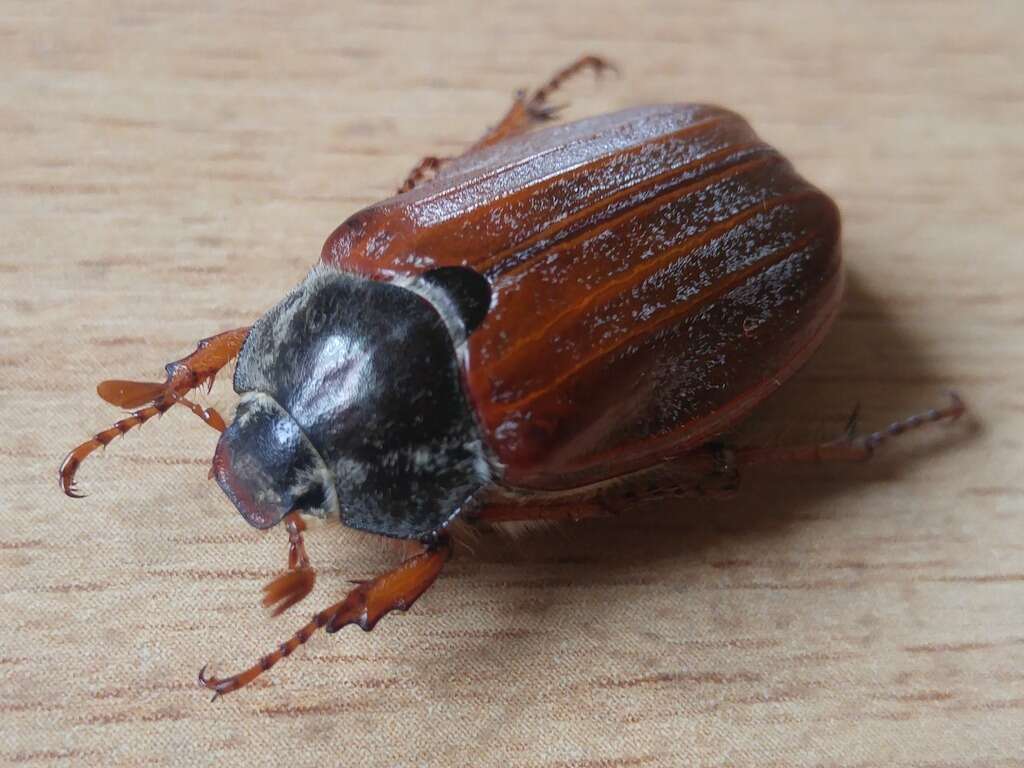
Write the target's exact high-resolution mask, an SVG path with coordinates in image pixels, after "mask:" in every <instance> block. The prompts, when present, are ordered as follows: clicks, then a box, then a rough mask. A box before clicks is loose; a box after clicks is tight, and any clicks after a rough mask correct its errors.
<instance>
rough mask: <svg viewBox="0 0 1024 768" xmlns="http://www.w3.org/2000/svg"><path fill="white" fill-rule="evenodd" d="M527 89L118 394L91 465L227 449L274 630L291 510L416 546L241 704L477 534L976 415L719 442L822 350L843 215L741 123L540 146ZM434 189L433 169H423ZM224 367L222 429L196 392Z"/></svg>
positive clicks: (646, 125)
mask: <svg viewBox="0 0 1024 768" xmlns="http://www.w3.org/2000/svg"><path fill="white" fill-rule="evenodd" d="M608 66H609V65H608V64H607V63H606V62H605V61H604V60H602V59H599V58H597V57H593V56H588V57H584V58H582V59H580V60H579V61H577V62H576V63H574V64H573V65H571V66H569V67H567V68H566V69H564V70H562V71H561V72H559V73H558V74H557V75H556V76H555V77H554V78H552V79H551V80H550V81H549V82H548V83H547V84H546V85H544V86H543V87H542V88H540V89H538V90H536V91H534V92H533V93H532V94H526V93H520V94H519V95H518V96H517V97H516V99H515V101H514V102H513V105H512V107H511V109H509V111H508V113H507V114H506V115H505V116H504V117H503V118H502V120H501V121H500V122H499V123H498V124H497V125H496V126H494V127H493V128H491V129H490V130H489V131H488V132H487V133H486V134H485V135H484V136H483V138H481V139H480V140H479V141H477V142H476V143H475V144H473V145H472V146H471V147H470V148H469V150H468V151H466V152H465V153H464V154H462V155H460V156H458V157H453V158H435V157H429V158H426V159H424V160H423V161H422V162H421V163H420V164H419V165H418V166H417V167H416V168H415V169H414V170H413V171H412V173H411V174H410V175H409V177H408V179H407V180H406V182H405V184H404V185H403V186H402V187H401V188H400V189H399V194H398V195H396V196H395V197H392V198H390V199H388V200H385V201H383V202H381V203H378V204H376V205H373V206H370V207H369V208H366V209H365V210H363V211H360V212H359V213H356V214H355V215H354V216H352V217H351V218H349V219H348V220H347V221H345V222H344V223H343V224H342V225H341V226H339V227H338V228H337V229H336V230H335V231H334V232H333V233H332V234H331V236H330V237H329V238H328V239H327V242H326V244H325V245H324V247H323V251H322V253H321V257H320V262H319V264H318V265H317V266H316V267H314V268H313V270H312V271H311V272H310V273H309V275H308V276H307V277H306V279H305V280H304V281H303V282H302V283H301V284H300V285H299V286H298V287H297V288H296V289H295V290H294V291H292V292H291V293H290V294H288V295H287V296H286V297H285V298H284V299H283V300H282V301H281V302H280V303H279V304H277V305H276V306H275V307H273V308H271V309H270V310H269V311H268V312H267V313H266V314H265V315H263V316H262V317H261V318H259V320H257V321H256V322H255V323H254V324H253V325H252V326H251V327H249V328H239V329H237V330H232V331H227V332H225V333H221V334H219V335H217V336H213V337H211V338H209V339H206V340H205V341H203V342H200V344H199V346H198V348H197V349H196V351H195V352H194V353H192V354H191V355H189V356H188V357H185V358H183V359H182V360H179V361H177V362H174V363H171V364H169V365H168V366H167V379H166V381H164V382H161V383H142V382H129V381H105V382H103V383H101V384H100V385H99V387H98V392H99V395H100V396H101V397H102V398H103V399H105V400H107V401H108V402H110V403H112V404H114V405H117V406H120V407H123V408H127V409H139V410H136V411H134V412H133V413H132V414H131V415H130V416H129V417H127V418H125V419H123V420H121V421H119V422H117V423H116V424H115V425H114V426H113V427H111V428H110V429H108V430H106V431H104V432H101V433H99V434H97V435H96V436H95V437H94V438H93V439H91V440H89V441H88V442H86V443H84V444H82V445H81V446H79V447H78V448H75V449H74V450H73V451H71V452H70V453H69V454H68V456H67V458H65V460H64V463H63V464H62V466H61V469H60V481H61V485H62V487H63V489H64V491H65V492H66V493H67V494H68V495H70V496H75V495H77V493H76V491H75V485H74V475H75V471H76V470H77V468H78V466H79V464H80V463H81V461H82V460H83V459H84V458H85V457H86V456H87V455H88V454H90V453H91V452H92V451H94V450H95V449H97V448H99V447H100V446H105V445H106V444H108V443H109V442H110V441H111V440H113V439H114V438H115V437H117V436H119V435H123V434H124V433H125V432H127V431H128V430H130V429H132V428H134V427H136V426H138V425H140V424H143V423H144V422H146V421H147V420H149V419H150V418H152V417H153V416H155V415H157V414H160V413H163V412H164V411H166V410H168V409H169V408H171V407H172V406H174V405H183V406H185V407H187V408H189V409H190V410H192V411H193V412H195V413H196V414H197V415H198V416H200V417H201V418H202V419H203V420H204V421H205V422H206V423H207V424H209V425H211V426H212V427H214V428H216V429H217V430H219V431H221V432H222V435H221V438H220V441H219V442H218V444H217V449H216V453H215V456H214V459H213V470H212V474H213V475H214V476H215V477H216V479H217V482H218V483H219V484H220V486H221V488H222V489H223V490H224V492H225V493H226V494H227V496H228V498H230V499H231V501H232V502H233V503H234V505H235V506H236V507H237V508H238V510H239V512H241V514H242V516H243V517H244V518H245V519H246V520H247V521H248V522H249V523H250V524H251V525H253V526H255V527H257V528H269V527H271V526H274V525H276V524H278V523H280V522H282V521H284V523H285V528H286V530H287V531H288V535H289V541H290V547H289V557H288V570H287V571H285V572H284V573H283V574H282V575H281V576H279V577H278V578H277V579H275V580H274V581H272V582H271V583H270V584H268V585H267V586H266V588H265V591H266V595H265V598H264V604H265V605H267V606H276V607H275V611H274V612H275V615H276V614H278V613H280V612H282V611H284V610H285V609H287V608H289V607H290V606H292V605H294V604H295V603H297V602H298V601H299V600H301V599H303V598H304V597H305V596H306V595H307V594H308V593H309V591H310V590H311V589H312V587H313V583H314V579H315V576H314V572H313V570H312V568H311V567H310V564H309V559H308V557H307V556H306V552H305V548H304V546H303V540H302V531H303V529H304V527H305V526H304V524H303V522H302V518H301V515H302V514H307V515H315V516H317V517H338V518H340V520H341V521H342V522H343V523H344V524H345V525H348V526H350V527H352V528H356V529H359V530H363V531H369V532H372V533H376V534H380V535H383V536H389V537H394V538H399V539H411V540H415V541H418V542H420V543H421V544H422V550H421V551H420V552H419V553H418V554H416V555H414V556H412V557H411V558H409V559H408V560H406V561H405V562H403V563H402V564H401V565H399V566H398V567H397V568H396V569H394V570H393V571H390V572H388V573H386V574H384V575H381V576H378V577H377V578H375V579H373V580H371V581H366V582H362V583H360V584H359V585H358V586H357V587H355V588H354V589H353V590H352V591H351V592H350V593H349V594H348V595H347V596H346V597H345V599H344V600H342V601H340V602H338V603H336V604H334V605H332V606H330V607H328V608H326V609H324V610H322V611H320V612H319V613H317V614H316V615H315V616H314V617H313V619H312V621H310V622H309V623H308V624H306V625H305V626H304V627H302V628H301V629H300V630H299V631H298V632H297V633H296V634H295V635H294V636H293V637H292V638H291V639H289V640H288V641H287V642H285V643H284V644H282V645H281V646H280V647H279V648H278V649H277V650H275V651H273V652H271V653H270V654H269V655H267V656H265V657H263V658H262V659H261V660H260V661H259V662H258V663H257V664H255V665H254V666H252V667H250V668H249V669H247V670H245V671H243V672H241V673H239V674H237V675H233V676H231V677H226V678H216V677H207V676H206V675H205V667H204V671H201V672H200V676H199V680H200V683H201V684H202V685H203V686H205V687H207V688H209V689H211V690H213V691H214V697H215V698H216V696H217V695H220V694H223V693H226V692H229V691H233V690H235V689H237V688H240V687H242V686H244V685H246V684H248V683H249V682H251V681H252V680H253V679H255V678H256V677H258V676H259V675H260V674H262V673H263V672H265V671H266V670H268V669H270V668H271V667H272V666H274V664H276V663H277V662H278V661H279V660H280V659H281V658H283V657H285V656H288V655H289V654H291V653H292V652H293V651H294V650H295V649H296V648H297V647H298V646H299V645H301V644H303V643H305V642H306V641H307V640H308V639H309V638H310V636H311V635H312V634H313V633H314V632H315V631H316V630H317V629H319V628H326V629H327V631H328V632H335V631H337V630H339V629H341V628H342V627H344V626H346V625H348V624H353V623H354V624H358V625H359V626H360V627H362V628H363V629H364V630H370V629H372V628H373V626H374V625H375V624H376V623H377V621H378V620H379V619H380V618H381V617H382V616H384V615H385V614H386V613H388V612H389V611H392V610H395V609H399V610H405V609H407V608H409V607H410V606H412V604H413V603H414V602H415V601H416V599H417V598H418V597H419V596H420V595H421V594H423V592H424V591H425V590H426V589H427V588H428V587H429V586H430V585H431V584H432V583H433V581H434V580H435V579H436V577H437V575H438V573H439V572H440V570H441V567H442V565H443V564H444V562H445V561H446V560H447V558H448V557H449V554H450V551H451V548H450V543H449V538H448V535H447V533H446V531H447V529H448V526H449V524H450V523H451V522H452V521H453V520H454V519H456V518H461V519H465V520H468V521H488V522H506V521H515V520H537V519H547V520H557V519H568V518H571V519H578V518H580V517H586V516H588V515H596V514H601V513H603V512H604V511H605V510H607V508H608V507H609V506H613V507H614V506H615V505H616V504H621V503H625V501H627V500H628V499H629V498H630V497H633V496H635V495H637V494H638V493H641V494H642V493H649V492H655V493H662V494H671V495H684V494H686V493H692V492H702V491H704V492H706V491H708V490H725V489H728V488H731V487H732V486H734V484H735V482H736V479H737V476H738V473H739V471H740V470H742V469H743V468H744V467H747V466H750V465H754V464H766V463H793V462H823V461H850V460H860V459H865V458H867V457H868V456H870V455H871V453H872V452H873V450H874V449H875V448H876V447H877V446H878V445H879V444H880V443H881V442H882V441H884V440H886V439H887V438H889V437H891V436H895V435H898V434H900V433H901V432H904V431H906V430H908V429H911V428H915V427H917V426H920V425H922V424H925V423H929V422H935V421H940V420H944V419H953V418H956V417H957V416H959V415H960V414H961V413H963V411H964V406H963V403H962V402H961V401H960V400H959V399H958V398H956V397H955V396H954V397H953V400H952V402H951V403H950V404H949V405H948V406H947V407H945V408H941V409H934V410H931V411H928V412H926V413H923V414H920V415H918V416H913V417H911V418H909V419H906V420H904V421H900V422H897V423H895V424H893V425H891V426H890V427H888V428H887V429H886V430H884V431H882V432H876V433H874V434H870V435H867V436H862V437H854V436H852V435H849V436H846V437H844V438H841V439H838V440H835V441H832V442H828V443H823V444H820V445H813V444H812V445H804V446H796V447H790V448H781V447H771V448H766V447H747V448H733V449H731V450H725V449H723V448H722V447H721V444H720V443H718V442H716V441H715V440H714V439H715V438H716V437H717V436H719V435H721V434H722V433H724V432H726V431H727V430H729V429H730V428H731V427H733V426H734V425H736V424H737V422H739V421H740V420H741V419H742V418H743V417H744V416H745V415H746V414H747V413H748V412H749V411H750V410H751V409H752V408H754V407H755V406H756V405H757V404H758V403H760V402H761V401H762V400H764V399H765V398H766V397H767V396H768V395H769V394H771V393H772V392H773V391H774V390H776V389H777V388H778V387H779V386H780V385H781V384H782V382H783V381H785V380H786V379H787V378H789V376H791V375H792V374H793V372H794V371H795V370H796V369H797V368H798V367H799V366H800V365H801V364H802V363H804V361H806V360H807V358H808V357H809V356H810V354H811V353H812V352H813V351H814V350H815V348H816V347H818V345H819V344H820V343H821V341H822V338H823V337H824V335H825V333H826V332H827V330H828V329H829V326H830V325H831V324H832V321H833V319H834V318H835V316H836V312H837V308H838V305H839V300H840V295H841V292H842V282H843V278H842V272H841V269H840V248H839V213H838V211H837V209H836V206H835V204H834V203H833V202H832V200H831V199H829V198H828V197H827V196H826V195H825V194H824V193H822V192H821V191H820V190H818V189H816V188H815V187H813V186H812V185H810V184H808V183H807V182H806V181H804V180H803V179H802V178H801V177H800V176H798V175H797V174H796V173H795V172H794V170H793V168H792V166H791V165H790V163H789V162H788V161H787V160H786V159H785V158H784V157H782V155H780V154H779V153H778V152H777V151H776V150H775V149H773V148H772V147H770V146H768V145H766V144H764V143H763V142H762V141H760V140H759V139H758V137H757V136H756V135H755V133H754V132H753V131H752V130H751V128H750V126H749V125H748V124H747V122H746V121H745V120H743V119H742V118H741V117H739V116H738V115H736V114H734V113H733V112H729V111H727V110H725V109H722V108H720V107H715V106H708V105H703V104H669V105H662V106H652V107H639V108H634V109H627V110H624V111H621V112H615V113H612V114H606V115H602V116H599V117H593V118H589V119H585V120H580V121H577V122H573V123H569V124H564V125H555V126H552V127H547V128H542V129H538V128H537V124H538V123H540V122H543V121H546V120H547V119H549V118H551V117H552V116H553V115H554V113H555V111H556V110H554V109H552V108H551V107H550V106H548V98H549V96H550V95H551V93H552V92H554V91H555V90H556V89H557V88H558V87H559V86H560V85H561V84H562V83H563V81H565V80H566V79H568V78H569V77H571V76H572V75H574V74H576V73H577V72H579V71H581V70H584V69H592V70H595V71H597V72H600V71H602V70H604V69H606V68H608ZM428 177H429V178H428ZM235 357H237V358H238V362H237V367H236V370H235V375H234V388H235V391H236V392H237V393H238V394H239V395H241V399H240V402H239V405H238V409H237V412H236V414H235V417H234V420H233V421H232V423H231V424H230V426H227V425H226V424H225V422H224V420H223V419H222V418H221V417H220V415H219V414H218V413H217V412H216V411H215V410H213V409H209V408H202V407H201V406H199V405H198V404H196V403H194V402H192V401H191V400H189V399H188V397H187V395H188V393H189V392H190V390H192V389H193V388H196V387H198V386H200V385H203V384H207V383H210V382H212V380H213V377H214V376H215V375H216V373H217V372H218V371H219V370H220V369H221V368H223V367H224V366H226V365H227V364H228V363H229V362H230V361H231V360H232V359H233V358H235Z"/></svg>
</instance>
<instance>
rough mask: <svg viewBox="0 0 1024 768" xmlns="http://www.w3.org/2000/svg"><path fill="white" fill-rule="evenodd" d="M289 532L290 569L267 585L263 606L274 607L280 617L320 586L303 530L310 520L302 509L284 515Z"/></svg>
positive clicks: (274, 614) (275, 612) (273, 613)
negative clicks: (310, 559) (303, 538)
mask: <svg viewBox="0 0 1024 768" xmlns="http://www.w3.org/2000/svg"><path fill="white" fill-rule="evenodd" d="M284 526H285V529H286V530H287V531H288V570H287V571H285V572H284V573H282V574H281V575H280V576H278V577H277V578H276V579H274V580H273V581H271V582H270V583H269V584H266V585H265V586H264V587H263V607H264V608H270V607H271V606H275V603H276V606H275V607H274V609H273V611H271V615H272V616H280V615H281V614H282V613H284V612H285V611H287V610H288V609H289V608H291V607H292V606H293V605H295V604H296V603H297V602H299V601H300V600H302V599H304V598H305V597H306V595H308V594H309V593H310V592H311V591H312V590H313V587H314V585H316V571H315V570H313V568H312V566H310V564H309V555H307V554H306V544H305V542H304V541H303V540H302V532H303V531H304V530H306V522H305V521H304V520H303V519H302V515H301V514H299V513H298V512H291V513H289V514H288V515H286V516H285V518H284Z"/></svg>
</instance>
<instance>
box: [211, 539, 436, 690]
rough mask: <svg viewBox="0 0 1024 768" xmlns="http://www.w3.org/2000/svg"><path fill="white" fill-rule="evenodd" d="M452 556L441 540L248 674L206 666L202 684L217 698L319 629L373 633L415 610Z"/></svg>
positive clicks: (366, 584)
mask: <svg viewBox="0 0 1024 768" xmlns="http://www.w3.org/2000/svg"><path fill="white" fill-rule="evenodd" d="M450 555H451V545H450V543H449V542H448V540H447V539H446V538H440V539H438V540H437V542H435V543H433V544H431V545H429V546H427V547H426V548H424V550H423V551H422V552H420V553H419V554H418V555H415V556H413V557H411V558H409V559H408V560H406V561H405V562H403V563H402V564H401V565H399V566H398V567H397V568H395V569H394V570H393V571H388V572H387V573H385V574H382V575H380V576H378V577H377V578H375V579H373V580H371V581H363V582H360V583H359V585H358V586H357V587H356V588H355V589H353V590H352V591H351V592H349V593H348V595H347V596H346V597H345V599H344V600H342V601H341V602H338V603H335V604H334V605H332V606H329V607H327V608H325V609H324V610H322V611H320V612H319V613H317V614H316V615H315V616H313V620H312V621H310V622H309V623H308V624H306V625H305V626H304V627H302V628H301V629H300V630H299V631H298V632H296V633H295V634H294V635H292V636H291V638H289V639H288V640H286V641H285V642H283V643H281V645H280V646H278V647H277V648H276V649H275V650H273V651H271V652H270V653H268V654H267V655H266V656H264V657H263V658H262V659H260V660H259V661H258V662H256V663H255V664H254V665H252V666H251V667H249V668H248V669H247V670H245V671H244V672H239V673H238V674H236V675H231V676H230V677H224V678H219V677H207V676H206V667H205V666H204V667H203V668H202V669H201V670H199V684H200V685H201V686H203V687H205V688H207V689H208V690H211V691H213V698H214V699H216V698H217V697H218V696H222V695H223V694H225V693H231V691H236V690H238V689H239V688H241V687H243V686H245V685H248V684H249V683H251V682H252V681H253V680H255V679H256V678H257V677H259V676H260V675H262V674H263V673H264V672H266V671H267V670H269V669H270V668H271V667H273V666H274V665H275V664H277V662H279V661H280V660H281V659H283V658H285V657H287V656H290V655H291V654H292V653H293V652H294V651H295V649H296V648H298V647H299V646H300V645H303V644H304V643H306V642H307V641H308V640H309V638H311V637H312V636H313V634H314V633H315V632H316V631H317V630H318V629H321V628H326V629H327V631H328V632H337V631H338V630H339V629H341V628H342V627H346V626H348V625H349V624H357V625H358V626H359V627H360V628H361V629H362V630H364V631H366V632H369V631H370V630H371V629H373V628H374V626H375V625H376V624H377V622H378V621H380V620H381V619H382V618H383V617H384V616H385V615H386V614H388V613H390V612H391V611H396V610H397V611H406V610H408V609H409V608H411V607H412V605H413V603H415V602H416V600H417V599H418V598H419V596H420V595H422V594H423V593H424V592H426V591H427V589H428V588H429V587H430V585H431V584H433V583H434V580H435V579H436V578H437V575H438V574H439V573H440V572H441V567H442V566H443V565H444V564H445V562H446V561H447V560H448V557H449V556H450Z"/></svg>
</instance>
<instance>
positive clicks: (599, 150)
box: [324, 105, 841, 488]
mask: <svg viewBox="0 0 1024 768" xmlns="http://www.w3.org/2000/svg"><path fill="white" fill-rule="evenodd" d="M838 236H839V218H838V213H837V211H836V208H835V205H834V204H833V203H832V201H831V200H830V199H829V198H828V197H827V196H825V195H824V194H823V193H821V192H820V191H818V190H817V189H815V188H814V187H812V186H810V185H809V184H807V183H806V182H805V181H803V180H802V179H801V178H800V177H799V176H798V175H796V173H795V172H794V171H793V169H792V167H791V166H790V164H789V163H788V161H786V160H785V159H784V158H783V157H782V156H781V155H779V154H778V153H777V152H776V151H775V150H773V149H772V148H771V147H769V146H767V145H765V144H764V143H762V142H761V141H760V140H759V139H758V138H757V136H756V135H755V134H754V133H753V131H752V130H751V129H750V127H749V126H748V125H747V123H746V122H745V121H744V120H743V119H742V118H740V117H738V116H737V115H735V114H733V113H731V112H727V111H725V110H721V109H718V108H715V107H707V106H701V105H682V106H662V107H648V108H642V109H634V110H628V111H625V112H620V113H616V114H612V115H605V116H602V117H598V118H593V119H590V120H583V121H580V122H577V123H572V124H569V125H564V126H556V127H554V128H549V129H545V130H542V131H537V132H535V133H533V134H528V135H526V136H524V137H522V138H519V139H513V140H510V141H507V142H503V143H502V144H498V145H496V146H494V147H492V148H490V149H488V150H485V151H482V152H478V153H475V154H472V155H468V156H466V157H464V158H460V159H459V160H457V161H455V162H454V163H452V164H451V165H450V166H448V167H446V168H445V170H444V172H443V175H442V176H440V177H439V178H437V179H435V180H434V181H433V182H431V183H429V184H426V185H424V186H423V187H422V188H418V189H416V190H414V191H413V192H411V193H409V194H406V195H401V196H399V197H396V198H393V199H392V200H390V201H385V202H384V203H381V204H380V205H378V206H374V207H373V208H370V209H367V210H365V211H363V212H361V213H359V214H356V216H354V217H353V218H352V219H350V220H349V221H348V222H346V224H345V225H342V227H340V228H339V229H338V230H337V231H336V232H335V233H334V234H333V235H332V236H331V238H330V239H329V240H328V242H327V244H326V245H325V247H324V259H325V260H327V261H330V262H332V263H334V264H336V265H338V266H340V267H342V268H344V269H349V270H353V271H357V272H361V273H364V274H372V275H377V276H386V275H388V274H392V273H402V272H410V271H412V272H415V271H421V270H422V269H426V268H430V267H434V266H448V265H468V266H471V267H473V268H475V269H477V270H478V271H480V272H482V273H483V274H485V275H486V276H487V278H488V279H489V281H490V283H491V287H492V291H493V296H494V298H493V304H492V308H491V311H490V314H489V315H488V316H487V318H486V319H485V321H484V322H483V324H482V325H481V326H480V328H479V329H478V330H477V331H476V332H475V333H474V334H473V335H472V336H471V337H470V339H469V352H470V354H469V356H468V358H467V360H468V362H467V369H466V371H465V377H466V382H467V387H468V390H469V394H470V397H471V399H472V401H473V402H474V405H475V407H476V409H477V412H478V415H479V417H480V420H481V422H482V424H483V426H484V432H485V434H486V435H487V437H488V438H489V441H490V443H491V447H492V449H493V451H494V452H495V454H496V455H497V457H498V458H499V459H500V460H501V462H502V463H503V464H504V465H505V481H506V482H507V483H509V484H511V485H517V486H521V487H526V488H567V487H574V486H578V485H581V484H585V483H590V482H597V481H600V480H604V479H607V478H608V477H611V476H613V475H615V474H618V473H621V472H627V471H632V470H635V469H638V468H641V467H643V466H647V465H649V464H652V463H657V462H659V461H662V460H664V459H665V458H667V457H669V456H671V455H673V454H676V453H679V452H681V451H684V450H686V449H688V448H689V447H691V446H693V445H694V444H696V443H699V442H703V441H705V440H706V439H708V437H710V436H712V435H714V434H716V433H718V432H721V431H723V430H725V429H727V428H728V427H729V426H730V425H732V424H733V423H735V421H737V420H738V419H739V418H741V417H742V416H743V415H744V414H745V413H746V412H747V411H748V410H749V409H750V408H751V407H753V406H754V405H756V404H757V403H758V402H760V400H762V399H763V398H764V397H766V396H767V395H768V394H769V393H770V392H771V391H773V390H774V389H775V388H777V386H778V385H779V384H780V383H781V382H782V380H784V379H785V378H786V377H788V376H789V375H790V373H792V371H793V370H795V368H796V367H798V366H799V364H800V363H802V362H803V361H804V360H805V359H806V357H807V356H808V355H809V354H810V352H811V351H813V349H814V348H815V347H816V346H817V345H818V343H819V341H820V339H821V338H822V336H823V334H824V332H825V330H827V327H828V325H829V323H830V321H831V319H832V317H833V316H834V313H835V308H836V305H837V302H838V297H839V293H840V286H841V276H840V272H839V250H838Z"/></svg>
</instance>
